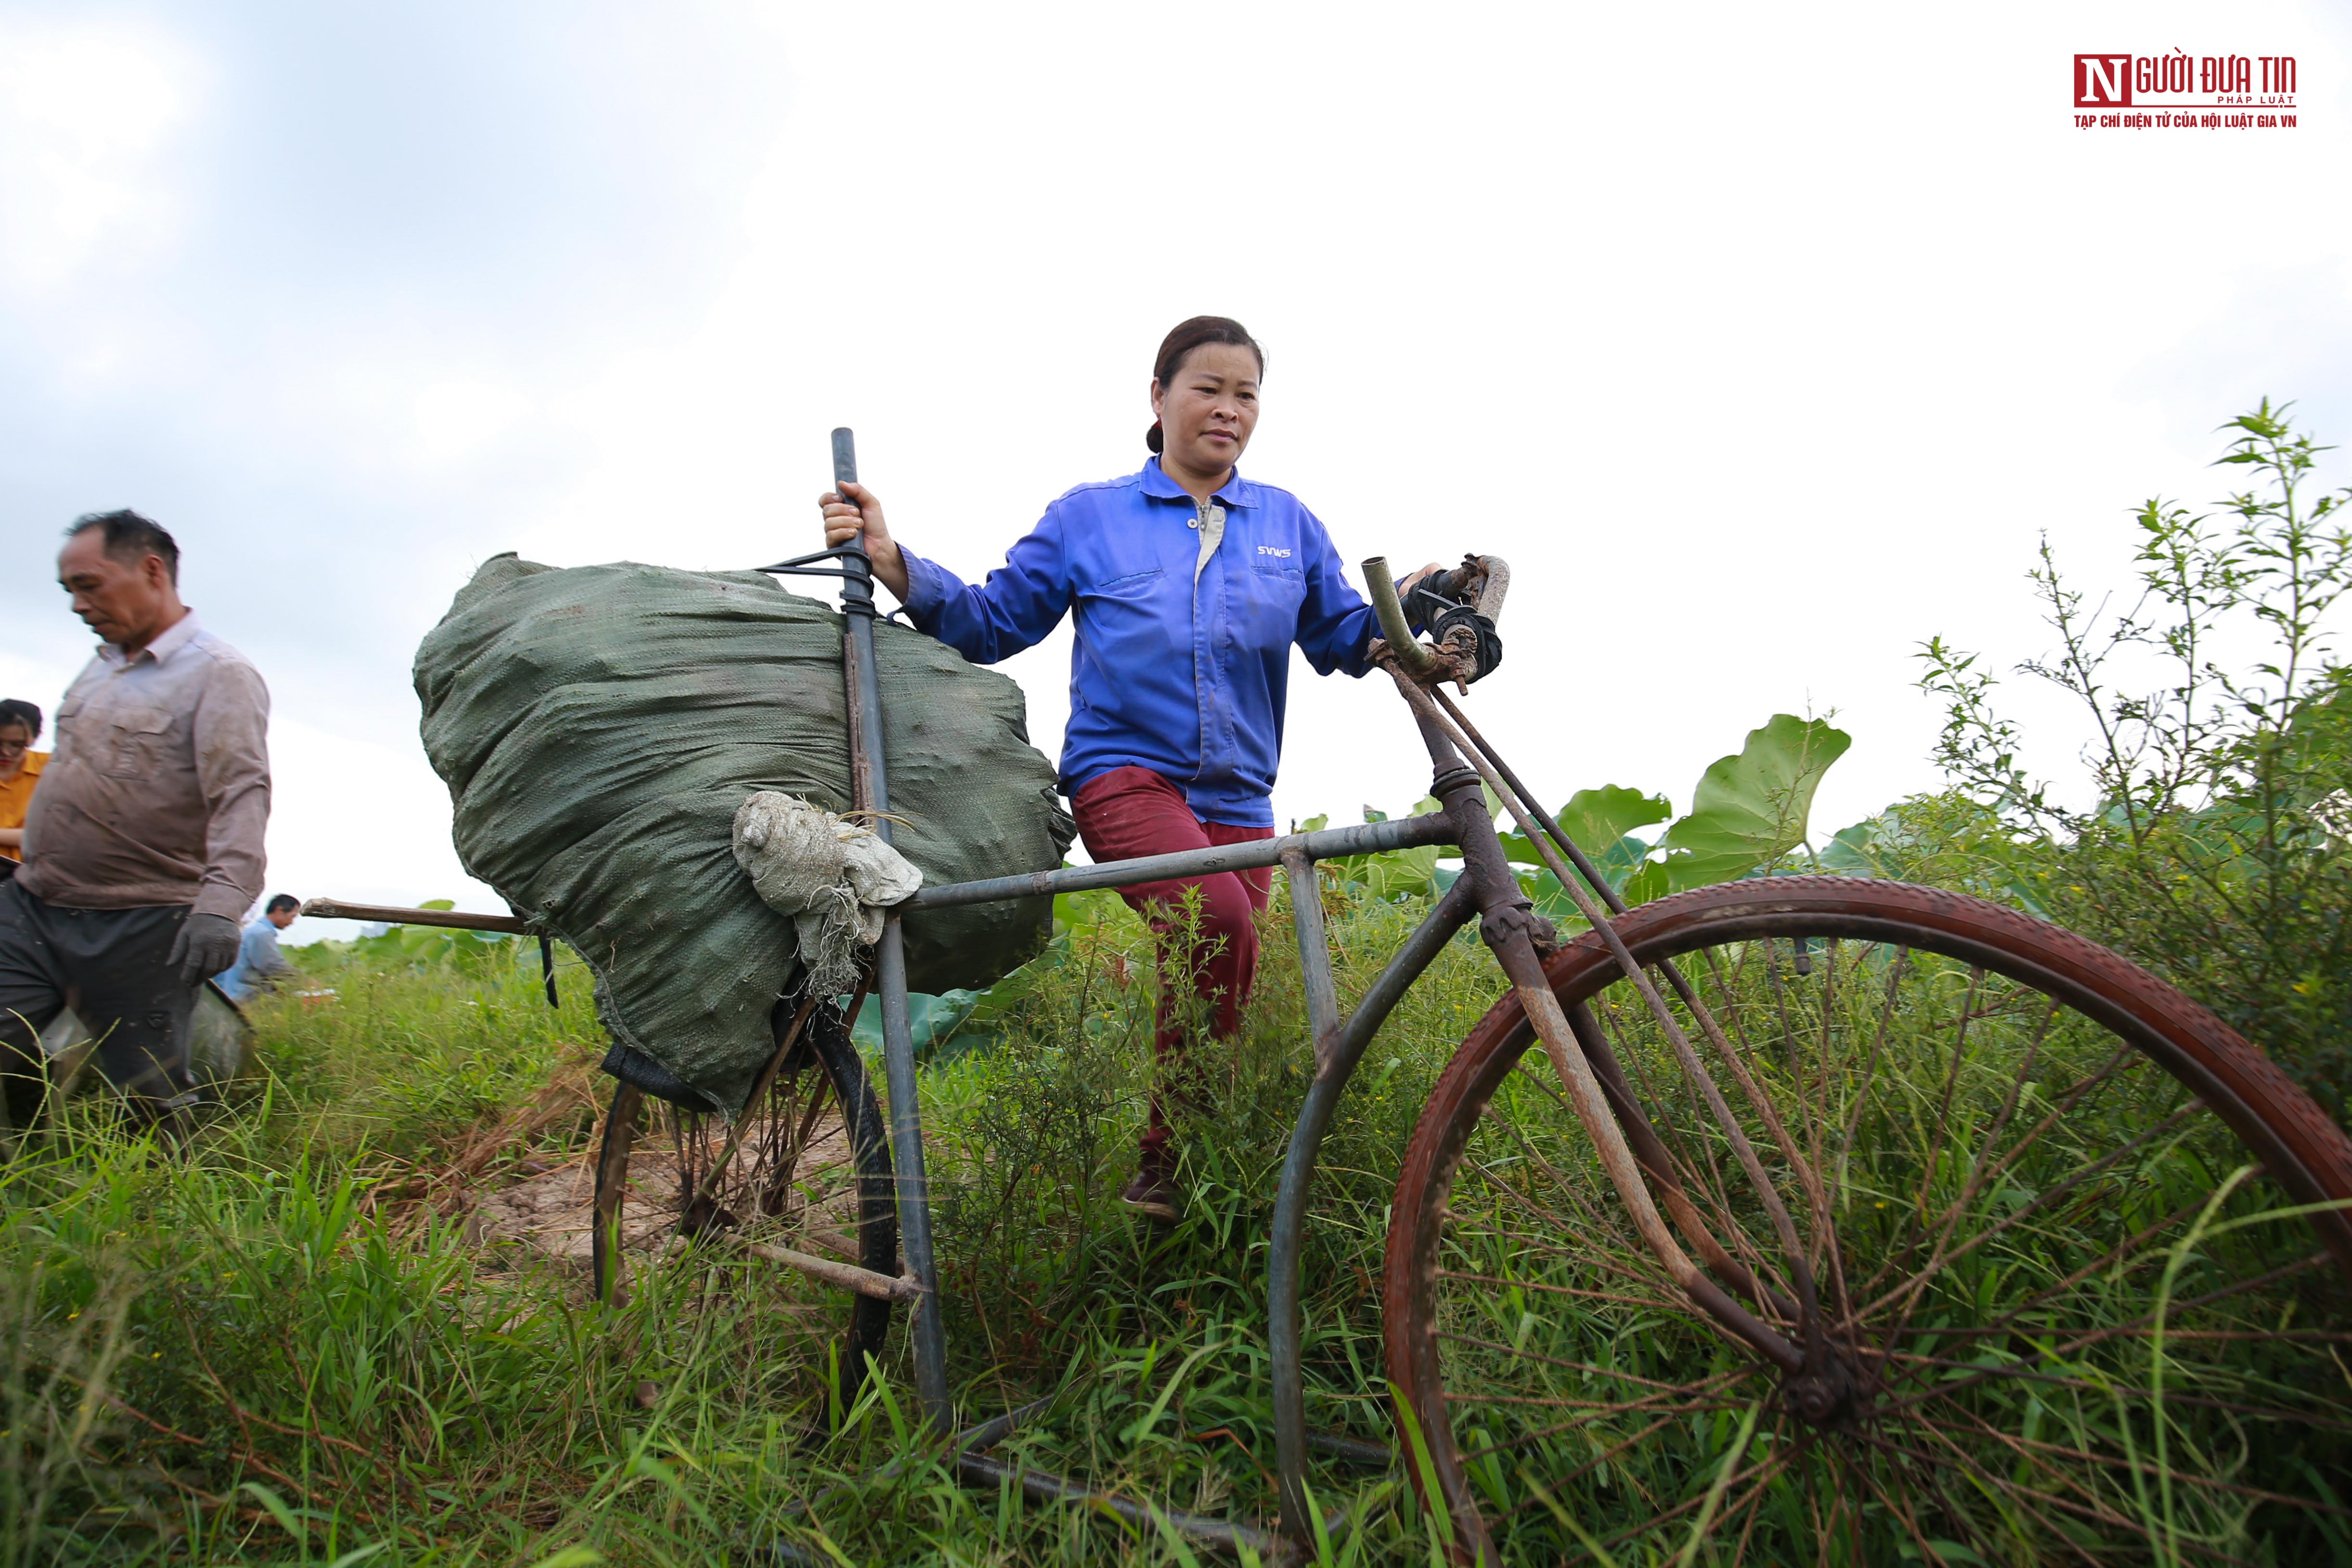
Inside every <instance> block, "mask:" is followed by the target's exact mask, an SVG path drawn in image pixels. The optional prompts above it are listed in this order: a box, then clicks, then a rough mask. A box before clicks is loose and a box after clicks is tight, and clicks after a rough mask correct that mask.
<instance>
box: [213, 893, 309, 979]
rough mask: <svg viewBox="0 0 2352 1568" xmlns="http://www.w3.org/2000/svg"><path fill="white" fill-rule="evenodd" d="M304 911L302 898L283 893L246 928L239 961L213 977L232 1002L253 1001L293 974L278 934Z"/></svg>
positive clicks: (239, 948)
mask: <svg viewBox="0 0 2352 1568" xmlns="http://www.w3.org/2000/svg"><path fill="white" fill-rule="evenodd" d="M301 910H302V901H301V900H300V899H299V898H295V897H292V896H290V895H289V894H283V893H281V894H278V896H277V897H275V898H273V899H271V900H270V901H269V906H268V908H267V909H264V910H263V911H262V912H261V913H260V914H259V915H255V916H254V918H253V920H252V923H251V924H249V925H247V926H246V928H245V940H244V941H242V942H240V943H238V944H237V948H236V963H234V964H231V965H230V966H229V967H227V968H226V969H223V970H222V971H221V972H220V973H219V974H217V975H215V976H214V977H213V983H214V984H215V985H216V986H218V987H219V988H221V989H222V990H224V991H226V992H227V993H228V996H229V1000H231V1001H233V1002H244V1001H249V1000H251V999H252V998H253V996H254V994H255V993H256V992H258V991H266V990H268V989H269V988H271V987H272V986H274V985H275V984H276V983H277V980H278V976H280V975H286V974H291V973H292V972H293V969H294V966H293V965H291V964H289V963H288V962H287V961H286V955H285V954H283V953H280V952H279V951H278V933H279V932H280V931H283V930H285V929H286V928H287V927H288V926H289V925H293V924H294V917H295V915H299V914H300V913H301Z"/></svg>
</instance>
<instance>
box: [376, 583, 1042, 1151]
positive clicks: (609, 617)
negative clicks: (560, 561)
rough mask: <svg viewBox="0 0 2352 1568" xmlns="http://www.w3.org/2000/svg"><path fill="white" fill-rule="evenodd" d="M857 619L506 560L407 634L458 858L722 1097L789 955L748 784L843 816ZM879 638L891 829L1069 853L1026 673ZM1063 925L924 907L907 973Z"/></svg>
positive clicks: (804, 605)
mask: <svg viewBox="0 0 2352 1568" xmlns="http://www.w3.org/2000/svg"><path fill="white" fill-rule="evenodd" d="M841 632H842V622H841V616H840V615H839V613H838V612H835V611H834V610H832V609H830V608H828V607H826V606H825V605H824V604H821V603H819V602H817V601H815V600H813V599H804V598H802V597H801V596H800V595H798V594H793V593H788V592H786V591H783V590H782V589H781V588H779V587H777V586H776V585H775V583H774V582H773V581H772V580H770V579H768V578H766V577H763V576H761V575H760V574H758V573H753V572H722V573H700V572H688V571H676V570H669V569H667V568H664V567H653V566H638V565H635V564H632V563H621V564H617V565H613V566H591V567H575V568H571V569H566V570H557V569H555V568H552V567H546V566H540V565H537V564H534V563H533V562H530V561H526V560H520V559H516V558H515V557H514V556H511V555H502V556H499V557H496V558H494V559H491V560H489V561H488V563H486V564H485V565H484V566H483V567H482V569H481V570H479V571H478V572H477V573H475V575H474V579H473V580H472V581H471V582H469V583H467V585H466V587H465V588H464V589H463V590H461V591H459V593H458V594H457V601H455V602H454V603H453V604H452V605H451V606H450V608H449V613H448V614H447V615H446V617H444V618H443V620H442V622H441V623H440V624H439V625H438V626H436V627H435V628H434V629H433V631H432V632H430V633H428V634H427V635H426V637H425V641H424V643H422V644H421V645H420V646H419V647H418V649H417V651H416V668H415V679H416V695H417V696H418V698H419V699H420V700H421V701H422V702H423V704H424V707H425V723H424V735H425V753H426V755H427V756H429V757H430V758H432V761H433V766H434V768H435V769H436V771H437V772H439V774H440V775H441V777H442V779H444V780H445V781H446V783H447V784H448V786H449V793H450V797H451V799H452V800H454V801H455V803H456V806H457V830H456V836H457V853H458V855H459V857H460V858H461V859H462V860H463V861H464V862H465V864H466V869H467V871H468V872H470V873H473V874H474V875H475V876H477V877H478V878H479V879H481V880H482V881H483V882H486V883H488V884H489V885H490V886H491V887H493V888H496V889H497V890H498V892H499V894H500V895H501V896H502V897H504V898H505V899H506V900H507V901H508V902H509V904H512V905H513V906H514V908H515V909H516V911H517V912H518V913H519V914H521V915H525V916H527V917H529V918H530V919H532V920H535V921H537V922H539V923H540V924H541V925H542V926H543V927H544V928H545V929H547V930H549V931H551V932H552V933H554V934H555V935H557V936H561V937H562V939H563V940H564V941H565V942H566V943H568V944H570V945H571V946H572V947H573V948H574V949H575V950H577V951H578V953H579V954H580V956H582V957H583V958H584V959H585V960H586V961H587V962H588V964H589V965H590V967H592V968H593V970H594V972H595V975H596V1003H597V1010H598V1013H599V1015H600V1016H601V1017H602V1019H603V1020H604V1025H605V1027H606V1028H607V1029H609V1030H611V1031H612V1033H613V1037H614V1039H615V1040H619V1041H620V1042H621V1043H622V1044H624V1045H626V1046H629V1047H631V1048H632V1049H634V1050H636V1051H643V1052H644V1053H645V1054H646V1055H647V1056H650V1057H652V1058H653V1059H654V1060H655V1061H658V1062H660V1063H661V1064H662V1065H663V1066H665V1067H667V1068H668V1069H669V1070H670V1071H672V1072H674V1073H676V1074H677V1076H678V1077H679V1078H681V1079H683V1080H685V1081H686V1082H688V1084H690V1085H692V1086H693V1087H695V1088H697V1089H699V1090H701V1091H702V1092H705V1093H707V1094H709V1095H710V1096H711V1097H712V1098H713V1099H714V1100H716V1101H717V1102H718V1103H720V1104H722V1105H727V1106H730V1107H731V1106H735V1105H740V1103H742V1101H743V1099H744V1097H745V1095H746V1094H747V1093H748V1092H749V1090H750V1087H751V1077H752V1075H753V1074H754V1073H756V1072H757V1071H758V1070H759V1067H760V1065H761V1063H762V1062H763V1061H765V1060H766V1058H767V1056H768V1053H769V1052H770V1051H771V1050H772V1042H771V1039H770V1035H769V1029H768V1015H769V1011H770V1009H771V1008H772V1006H773V1004H774V1002H775V999H776V998H777V996H778V994H779V993H780V992H782V990H783V989H784V988H785V986H786V984H787V982H788V981H789V980H790V979H791V977H792V974H793V968H794V964H795V959H794V952H795V947H794V939H793V924H792V922H791V921H790V920H789V919H787V918H786V917H784V916H782V915H778V914H776V913H775V912H774V911H772V910H771V909H769V908H768V906H767V905H766V904H762V903H761V902H760V898H759V895H758V894H757V893H755V892H754V891H753V889H752V886H751V879H750V878H749V877H747V876H746V875H745V874H744V873H743V872H742V870H741V868H740V867H739V866H738V865H737V864H736V862H735V858H734V855H733V852H732V851H731V849H730V839H729V834H730V828H731V825H732V823H733V821H734V817H735V811H736V808H738V807H739V806H740V805H741V804H742V803H743V800H744V799H745V797H747V796H749V795H751V793H752V792H753V791H754V790H760V789H780V790H782V791H784V792H786V793H787V794H792V795H797V796H800V797H801V798H803V800H810V801H813V802H815V803H816V804H818V805H821V806H823V807H824V808H825V809H826V810H834V811H845V810H848V809H849V762H848V741H847V738H846V734H847V732H846V727H845V701H844V694H843V687H842V674H841ZM874 645H875V662H876V665H877V676H878V679H879V682H880V685H881V692H882V714H883V724H882V727H883V738H884V744H885V746H886V747H887V750H886V753H885V755H886V756H887V758H888V764H889V780H890V812H891V816H892V817H893V819H894V822H893V833H894V836H895V838H896V840H897V843H898V850H899V852H901V853H902V854H904V855H905V856H906V857H907V858H908V860H910V861H912V862H914V863H915V864H916V865H917V866H918V867H919V868H920V869H921V871H922V873H923V878H924V881H925V883H927V884H928V885H932V886H937V885H940V884H942V883H952V882H965V881H970V880H972V879H975V878H980V877H991V876H1010V875H1013V874H1016V873H1024V872H1034V871H1045V870H1050V869H1052V868H1053V867H1055V866H1057V865H1059V864H1060V863H1061V862H1062V854H1063V852H1064V851H1065V850H1066V849H1067V848H1068V847H1069V843H1070V839H1071V836H1072V832H1073V828H1072V824H1071V821H1070V817H1069V814H1068V813H1067V812H1066V811H1065V810H1063V808H1062V805H1061V801H1060V799H1059V797H1058V796H1057V794H1056V793H1055V774H1054V768H1053V765H1052V764H1051V763H1050V762H1048V761H1047V760H1046V759H1045V758H1044V757H1043V756H1042V755H1040V754H1039V753H1038V752H1037V750H1036V749H1035V748H1034V747H1032V746H1031V745H1030V744H1029V736H1028V729H1027V710H1026V706H1025V705H1024V702H1023V700H1022V695H1021V688H1020V687H1018V686H1017V685H1014V684H1013V682H1012V681H1010V680H1008V679H1006V678H1005V677H1004V676H1003V675H1000V674H995V673H994V672H993V671H989V670H982V669H977V668H974V667H973V666H972V665H971V664H967V663H966V662H965V661H964V659H963V658H962V656H961V654H959V653H955V652H954V651H953V650H952V649H950V648H948V647H945V646H943V645H942V644H940V643H937V642H935V641H933V640H932V639H930V638H929V637H926V636H924V635H922V634H921V633H919V632H913V631H910V630H908V629H906V628H904V627H899V626H895V625H891V624H888V623H887V622H885V623H882V624H879V625H877V626H876V627H875V636H874ZM1051 920H1052V909H1051V904H1050V901H1049V900H1046V899H1042V898H1037V899H1025V900H1022V901H1019V902H1014V903H1003V904H971V905H968V906H966V907H963V908H960V909H943V910H938V911H933V912H930V913H926V914H917V915H909V916H908V917H907V921H906V941H907V965H908V980H909V983H910V984H911V985H912V987H913V988H915V989H916V990H919V991H931V992H939V991H947V990H951V989H957V988H981V987H985V986H988V985H990V984H992V983H993V982H994V981H995V980H996V979H998V978H999V977H1002V976H1003V975H1005V974H1006V973H1008V972H1010V971H1011V970H1013V968H1015V967H1019V966H1020V965H1021V964H1022V963H1023V962H1024V961H1025V960H1026V959H1027V958H1028V957H1029V956H1031V955H1032V954H1034V952H1035V951H1036V950H1037V948H1038V947H1039V946H1040V945H1041V944H1042V943H1043V942H1044V941H1045V936H1046V935H1047V933H1048V929H1049V926H1050V924H1051Z"/></svg>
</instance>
